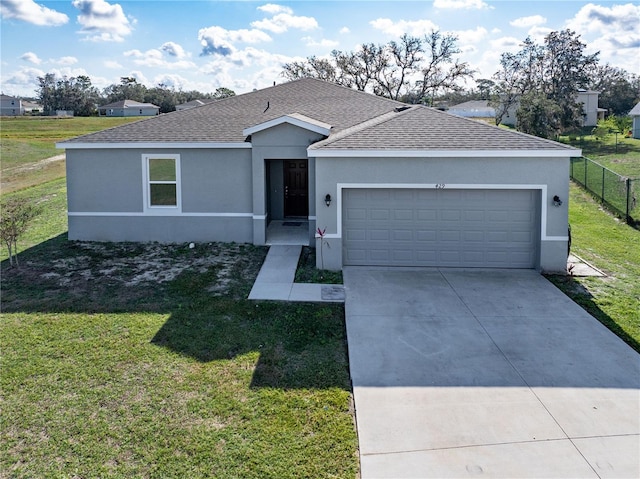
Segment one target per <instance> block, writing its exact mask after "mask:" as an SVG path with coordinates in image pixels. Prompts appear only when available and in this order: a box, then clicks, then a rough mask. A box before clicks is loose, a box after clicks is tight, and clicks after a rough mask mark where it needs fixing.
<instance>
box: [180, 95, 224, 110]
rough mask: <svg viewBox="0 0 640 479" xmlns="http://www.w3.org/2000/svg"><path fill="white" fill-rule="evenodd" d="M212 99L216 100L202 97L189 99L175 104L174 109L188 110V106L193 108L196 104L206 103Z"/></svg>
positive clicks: (212, 99)
mask: <svg viewBox="0 0 640 479" xmlns="http://www.w3.org/2000/svg"><path fill="white" fill-rule="evenodd" d="M212 101H216V99H215V98H203V99H199V100H191V101H188V102H187V103H181V104H180V105H176V111H182V110H188V109H189V108H195V107H197V106H202V105H206V104H208V103H211V102H212Z"/></svg>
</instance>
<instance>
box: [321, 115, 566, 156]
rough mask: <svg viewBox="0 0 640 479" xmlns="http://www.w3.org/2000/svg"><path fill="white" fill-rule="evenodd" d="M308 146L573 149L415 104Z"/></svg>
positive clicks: (323, 147) (440, 149) (377, 148)
mask: <svg viewBox="0 0 640 479" xmlns="http://www.w3.org/2000/svg"><path fill="white" fill-rule="evenodd" d="M310 149H314V150H315V149H331V150H334V149H343V150H416V149H429V150H439V151H446V150H451V151H455V150H558V151H561V150H574V148H572V147H569V146H566V145H563V144H561V143H557V142H555V141H550V140H545V139H542V138H538V137H535V136H531V135H525V134H524V133H519V132H515V131H510V130H505V129H504V128H499V127H497V126H492V125H489V124H487V123H485V122H482V121H476V120H469V119H467V118H462V117H458V116H454V115H450V114H448V113H444V112H442V111H439V110H435V109H433V108H427V107H425V106H418V105H416V106H412V107H410V108H407V109H404V110H402V111H398V112H391V113H389V114H387V115H384V116H381V117H379V118H377V119H376V120H373V121H371V122H370V123H369V124H366V125H357V126H355V127H353V128H350V129H348V130H344V131H342V132H340V133H338V134H336V135H332V136H330V137H329V138H327V139H326V140H323V141H321V142H318V143H315V144H314V145H312V146H311V147H310Z"/></svg>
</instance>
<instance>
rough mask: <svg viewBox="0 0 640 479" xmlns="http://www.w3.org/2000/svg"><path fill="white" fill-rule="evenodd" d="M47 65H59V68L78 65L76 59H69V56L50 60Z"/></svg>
mask: <svg viewBox="0 0 640 479" xmlns="http://www.w3.org/2000/svg"><path fill="white" fill-rule="evenodd" d="M49 63H52V64H53V65H60V66H70V65H75V64H76V63H78V59H77V58H76V57H70V56H67V57H60V58H50V59H49Z"/></svg>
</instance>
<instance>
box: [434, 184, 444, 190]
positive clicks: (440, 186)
mask: <svg viewBox="0 0 640 479" xmlns="http://www.w3.org/2000/svg"><path fill="white" fill-rule="evenodd" d="M444 187H445V184H444V183H438V184H437V185H436V190H442V189H444Z"/></svg>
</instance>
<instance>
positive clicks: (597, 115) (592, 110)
mask: <svg viewBox="0 0 640 479" xmlns="http://www.w3.org/2000/svg"><path fill="white" fill-rule="evenodd" d="M598 95H600V92H598V91H593V90H578V93H577V94H576V101H577V102H578V103H582V105H583V107H582V108H583V119H582V126H596V125H597V124H598V120H604V115H605V113H606V112H607V110H606V109H605V108H598ZM517 109H518V105H517V104H516V105H513V106H512V107H511V108H509V110H508V111H507V114H506V115H505V116H504V118H503V119H502V123H503V124H504V125H510V126H515V124H516V110H517Z"/></svg>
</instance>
